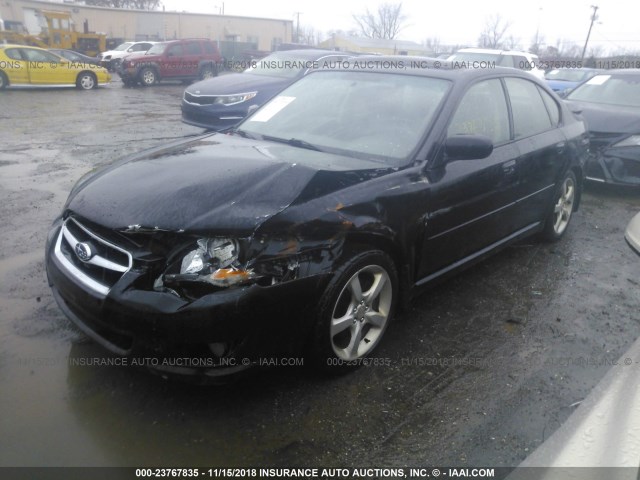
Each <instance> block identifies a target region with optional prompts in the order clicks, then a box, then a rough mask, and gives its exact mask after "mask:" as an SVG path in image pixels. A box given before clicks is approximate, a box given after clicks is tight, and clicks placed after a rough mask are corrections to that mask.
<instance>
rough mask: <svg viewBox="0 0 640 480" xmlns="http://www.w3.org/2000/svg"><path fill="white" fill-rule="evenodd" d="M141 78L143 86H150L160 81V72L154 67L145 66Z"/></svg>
mask: <svg viewBox="0 0 640 480" xmlns="http://www.w3.org/2000/svg"><path fill="white" fill-rule="evenodd" d="M139 79H140V83H141V84H142V85H143V86H145V87H149V86H151V85H154V84H155V83H157V82H158V74H157V73H156V71H155V70H154V69H153V68H149V67H147V68H143V69H142V71H141V72H140V76H139Z"/></svg>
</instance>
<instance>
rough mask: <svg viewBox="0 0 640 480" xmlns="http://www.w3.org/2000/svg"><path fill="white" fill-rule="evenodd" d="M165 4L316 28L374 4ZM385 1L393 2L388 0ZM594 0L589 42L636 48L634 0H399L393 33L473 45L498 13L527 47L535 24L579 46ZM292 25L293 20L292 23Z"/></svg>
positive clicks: (334, 25)
mask: <svg viewBox="0 0 640 480" xmlns="http://www.w3.org/2000/svg"><path fill="white" fill-rule="evenodd" d="M162 2H163V3H164V5H165V7H166V9H167V10H180V11H182V10H184V11H190V12H202V13H219V12H220V9H221V8H222V5H223V3H224V13H225V14H226V15H245V16H255V17H269V18H282V19H289V20H294V22H295V21H296V12H300V25H301V26H312V27H314V28H315V29H317V30H320V31H322V32H326V31H328V30H332V29H333V30H338V29H340V30H351V29H354V28H355V24H354V22H353V20H352V15H353V14H357V13H362V12H364V11H365V9H366V8H367V7H369V9H370V10H372V11H373V10H375V9H376V6H377V5H378V2H376V1H375V0H373V1H372V0H369V1H363V0H277V1H270V2H269V1H264V0H226V1H225V2H222V1H220V0H207V1H206V2H205V1H202V0H162ZM391 3H394V2H393V0H392V1H391ZM593 4H596V5H598V6H599V7H600V9H599V10H598V17H599V19H598V21H597V22H596V24H595V25H594V27H593V31H592V33H591V39H590V41H589V45H601V46H603V47H604V48H605V49H606V50H607V51H610V50H622V49H626V50H639V51H640V23H638V19H640V2H638V1H637V0H636V1H628V0H627V1H623V0H601V1H598V0H592V1H589V0H586V1H585V0H564V1H563V0H537V1H536V0H533V1H531V2H527V3H524V2H517V1H513V0H482V1H463V2H456V1H451V0H439V1H436V0H426V1H425V0H405V1H403V2H402V6H403V12H404V14H405V15H406V16H407V20H406V27H405V28H404V29H403V30H402V32H401V33H400V35H399V36H398V38H400V39H402V40H413V41H416V42H419V43H422V42H423V41H424V40H425V39H427V38H431V37H437V38H438V39H439V40H440V43H441V44H450V45H456V44H464V45H474V44H476V43H477V39H478V36H479V34H480V32H481V31H482V29H483V26H484V24H485V19H486V17H487V16H489V15H492V14H496V13H499V14H500V15H501V16H502V17H503V18H504V19H505V20H507V21H509V22H510V23H511V26H510V27H509V30H508V32H507V34H508V35H509V34H510V35H513V36H514V37H515V38H516V39H519V43H520V44H521V45H522V46H523V47H525V48H528V47H529V45H530V44H531V40H532V38H533V37H534V36H535V32H536V29H537V28H538V26H539V28H540V34H541V35H542V36H543V37H544V39H545V43H546V44H548V45H555V43H556V41H557V40H558V39H560V40H566V41H569V42H575V43H577V44H578V45H579V46H580V47H581V48H582V46H583V44H584V41H585V39H586V36H587V31H588V29H589V23H590V18H591V13H592V9H591V8H590V5H593ZM294 26H295V23H294Z"/></svg>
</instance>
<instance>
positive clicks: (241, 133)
mask: <svg viewBox="0 0 640 480" xmlns="http://www.w3.org/2000/svg"><path fill="white" fill-rule="evenodd" d="M231 133H232V134H233V135H239V136H241V137H242V138H250V139H251V140H258V138H256V137H255V136H253V135H251V134H250V133H248V132H245V131H244V130H240V129H234V130H231Z"/></svg>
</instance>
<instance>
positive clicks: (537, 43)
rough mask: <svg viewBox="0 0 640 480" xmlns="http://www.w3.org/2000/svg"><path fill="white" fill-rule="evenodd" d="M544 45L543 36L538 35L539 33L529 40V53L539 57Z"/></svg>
mask: <svg viewBox="0 0 640 480" xmlns="http://www.w3.org/2000/svg"><path fill="white" fill-rule="evenodd" d="M543 43H544V35H540V32H539V31H536V34H535V35H534V36H533V38H532V39H531V46H530V47H529V51H530V52H531V53H533V54H535V55H539V54H540V52H542V44H543Z"/></svg>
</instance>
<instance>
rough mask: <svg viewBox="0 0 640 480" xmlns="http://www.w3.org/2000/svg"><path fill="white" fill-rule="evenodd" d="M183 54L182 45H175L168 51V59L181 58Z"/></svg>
mask: <svg viewBox="0 0 640 480" xmlns="http://www.w3.org/2000/svg"><path fill="white" fill-rule="evenodd" d="M182 52H183V49H182V45H173V46H171V47H169V48H168V49H167V57H181V56H182V55H183V53H182Z"/></svg>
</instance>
